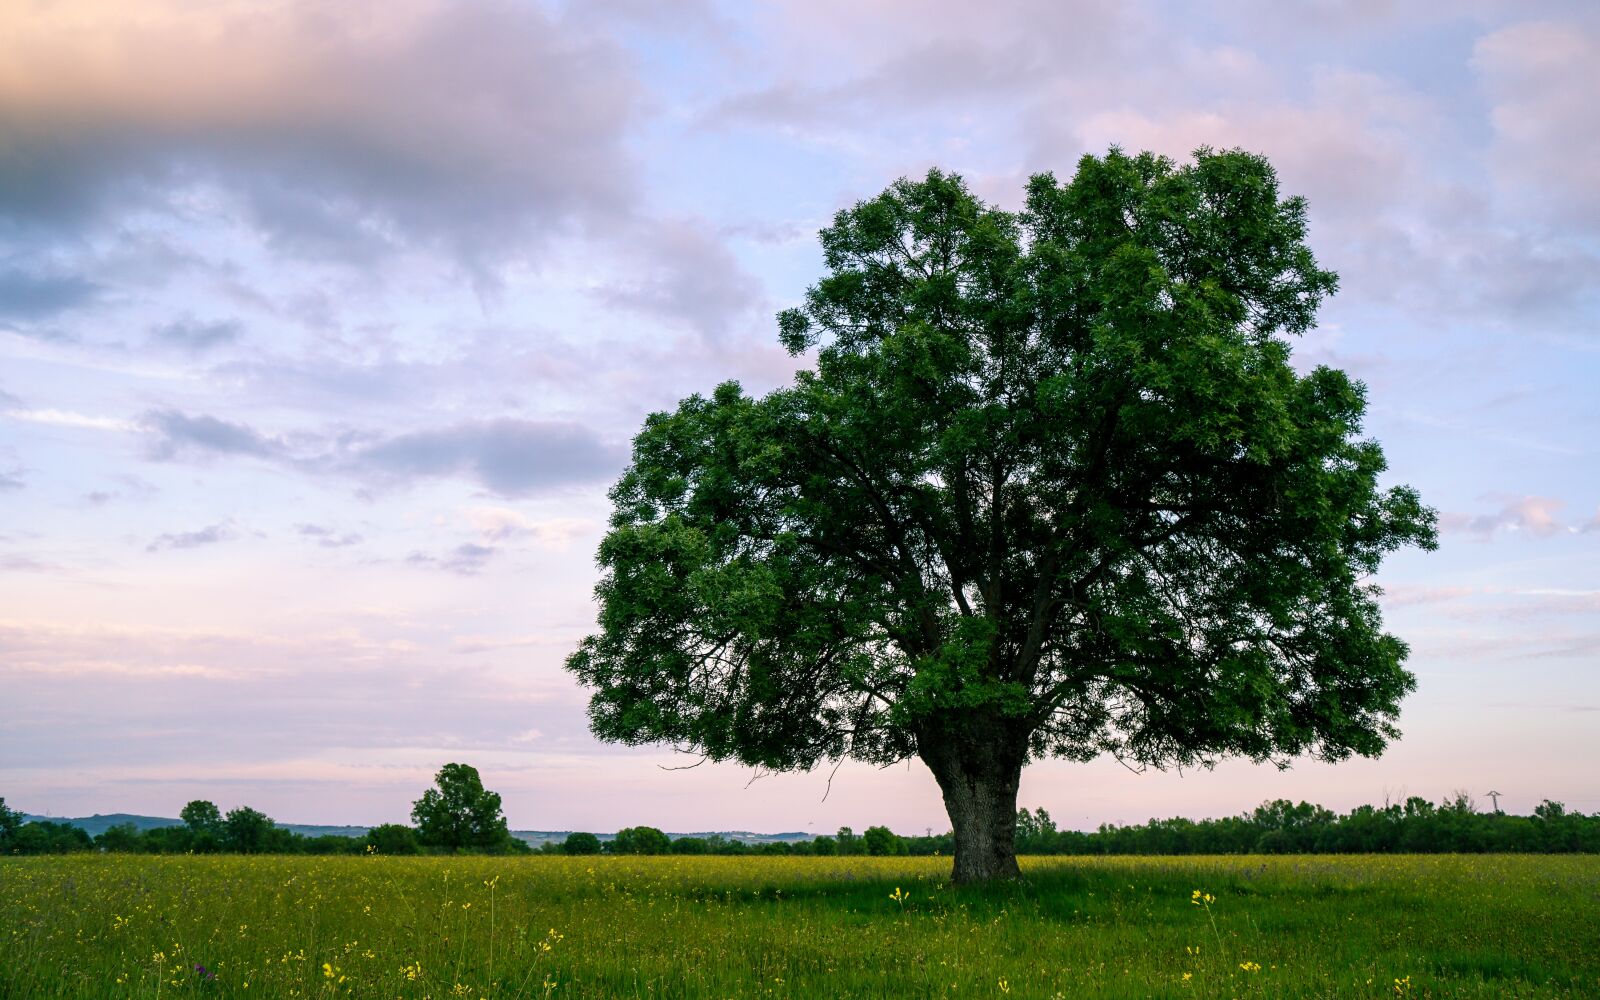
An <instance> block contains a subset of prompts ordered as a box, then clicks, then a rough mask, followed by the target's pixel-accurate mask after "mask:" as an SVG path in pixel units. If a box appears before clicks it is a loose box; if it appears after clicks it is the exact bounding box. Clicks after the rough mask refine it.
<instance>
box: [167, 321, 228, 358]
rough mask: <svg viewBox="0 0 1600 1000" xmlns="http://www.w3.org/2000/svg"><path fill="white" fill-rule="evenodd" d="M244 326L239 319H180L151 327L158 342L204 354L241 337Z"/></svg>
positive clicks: (192, 352) (191, 352)
mask: <svg viewBox="0 0 1600 1000" xmlns="http://www.w3.org/2000/svg"><path fill="white" fill-rule="evenodd" d="M243 330H244V326H243V324H241V323H240V322H239V321H238V320H211V321H209V322H201V321H199V320H195V319H189V318H185V319H179V320H174V321H173V322H171V323H163V324H161V325H159V326H154V327H151V328H150V336H151V337H152V338H154V339H155V340H156V341H157V342H158V343H162V344H165V345H167V346H169V347H176V348H179V349H180V350H184V351H187V352H189V353H190V354H203V353H204V352H206V351H209V350H210V349H212V348H213V347H220V346H222V345H223V344H229V343H232V342H234V341H236V340H238V339H239V335H240V334H241V333H242V332H243Z"/></svg>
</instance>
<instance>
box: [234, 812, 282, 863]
mask: <svg viewBox="0 0 1600 1000" xmlns="http://www.w3.org/2000/svg"><path fill="white" fill-rule="evenodd" d="M275 826H277V824H276V823H274V822H273V821H272V819H271V818H270V817H268V816H267V814H266V813H264V812H261V811H260V810H258V809H252V808H250V807H249V806H240V807H239V808H237V809H229V810H228V815H227V816H226V817H224V818H223V821H222V843H223V845H224V846H225V847H226V848H227V849H228V850H230V851H237V852H239V853H240V854H260V853H261V852H262V851H265V850H267V849H268V847H269V846H270V844H271V839H272V831H273V827H275Z"/></svg>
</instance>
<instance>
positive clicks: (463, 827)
mask: <svg viewBox="0 0 1600 1000" xmlns="http://www.w3.org/2000/svg"><path fill="white" fill-rule="evenodd" d="M434 781H435V783H436V784H437V785H438V787H437V788H430V789H428V790H427V791H425V792H423V793H422V798H420V799H418V800H417V801H416V802H415V803H413V804H412V807H411V821H412V822H413V823H415V824H416V825H417V839H418V840H419V841H421V842H422V843H423V844H424V845H426V846H428V847H442V848H445V849H447V850H452V851H459V850H462V849H468V850H491V851H493V850H505V849H508V848H509V846H510V841H511V833H510V831H509V830H507V829H506V818H505V815H504V814H503V813H502V812H501V811H500V796H499V794H497V793H495V792H491V791H489V790H487V789H486V788H484V787H483V779H482V778H480V777H479V776H478V769H477V768H475V767H472V766H470V765H468V764H446V765H445V766H444V767H442V768H440V769H439V773H438V774H437V775H435V776H434Z"/></svg>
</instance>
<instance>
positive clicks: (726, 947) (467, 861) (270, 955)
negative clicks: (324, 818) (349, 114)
mask: <svg viewBox="0 0 1600 1000" xmlns="http://www.w3.org/2000/svg"><path fill="white" fill-rule="evenodd" d="M948 870H949V860H948V859H947V858H863V857H851V858H751V857H744V858H721V857H701V858H678V857H656V858H648V857H646V858H622V857H595V858H563V857H547V856H540V857H531V858H485V857H470V858H469V857H460V858H391V857H378V856H371V857H342V858H341V857H332V858H297V857H274V856H253V857H226V856H218V857H197V856H190V857H149V856H134V855H78V856H66V857H38V858H0V997H5V998H13V997H16V998H21V997H29V998H32V997H96V998H98V997H187V996H219V997H220V996H228V997H255V996H260V997H335V996H339V997H343V996H351V997H386V998H387V997H416V998H422V997H430V998H437V1000H442V998H454V997H471V998H477V997H494V998H512V997H517V998H520V997H538V998H544V997H563V998H571V997H695V998H699V997H707V998H710V997H716V998H732V997H805V998H823V997H902V996H903V997H946V996H952V997H1006V996H1009V997H1018V998H1022V997H1028V998H1034V997H1039V998H1049V997H1083V996H1097V997H1098V996H1104V997H1250V996H1255V997H1323V996H1352V997H1379V996H1382V997H1395V996H1404V997H1445V996H1449V997H1508V996H1519V997H1580V996H1588V997H1594V996H1600V857H1595V856H1592V855H1590V856H1564V857H1550V856H1508V855H1492V856H1452V855H1433V856H1421V855H1406V856H1311V857H1306V856H1299V857H1259V856H1246V857H1202V858H1193V857H1189V858H1119V857H1111V858H1038V859H1025V860H1024V871H1025V873H1026V875H1027V879H1026V881H1025V882H1024V883H1023V884H1018V885H1012V886H1002V887H994V888H986V889H956V888H952V887H951V886H950V884H949V883H948V881H947V876H948ZM1197 892H1198V893H1199V896H1198V898H1197V897H1196V893H1197Z"/></svg>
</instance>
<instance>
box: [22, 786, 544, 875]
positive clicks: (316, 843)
mask: <svg viewBox="0 0 1600 1000" xmlns="http://www.w3.org/2000/svg"><path fill="white" fill-rule="evenodd" d="M434 780H435V784H436V786H437V787H435V788H430V789H428V790H427V791H425V792H424V793H423V794H422V797H421V798H420V799H418V800H417V801H416V802H414V803H413V804H412V809H411V821H412V823H414V824H415V826H406V825H404V824H402V823H385V824H383V825H381V826H375V827H373V828H372V829H370V830H368V831H367V834H366V836H365V837H347V836H343V835H340V834H324V835H321V836H314V837H308V836H305V835H304V834H299V833H295V832H294V831H293V830H288V829H285V828H284V827H281V826H279V825H278V824H277V823H276V822H275V821H274V820H273V819H272V818H271V817H269V816H267V814H266V813H263V812H261V811H260V810H258V809H252V808H250V807H249V806H240V807H239V808H237V809H230V810H228V812H227V813H226V814H224V813H223V812H222V811H221V810H220V809H218V808H217V806H216V803H214V802H210V801H207V800H205V799H196V800H194V801H193V802H190V803H189V804H188V805H186V806H184V807H183V809H182V810H181V811H180V812H179V813H178V818H179V819H181V820H183V824H182V825H181V826H164V827H156V828H154V829H148V830H140V829H139V828H138V827H137V826H135V825H134V824H132V823H122V824H118V825H116V826H112V827H109V828H108V829H106V830H105V831H103V832H102V833H101V834H100V835H99V836H95V837H91V836H90V835H89V833H88V832H87V831H85V830H82V829H80V828H78V827H76V826H73V825H71V824H70V823H55V822H51V821H48V820H34V821H33V822H30V823H24V822H22V816H21V814H19V813H17V812H15V811H14V810H12V809H10V808H8V807H7V806H6V804H5V799H3V798H0V854H68V853H71V852H74V851H89V850H101V851H117V852H126V853H141V854H459V853H473V854H527V853H529V852H530V851H531V850H532V848H530V847H529V846H528V845H527V844H526V843H525V842H523V841H521V840H519V839H517V838H516V837H513V836H512V835H511V832H510V831H509V830H508V829H507V828H506V820H505V816H504V814H503V813H502V812H501V809H500V796H499V795H497V794H496V793H494V792H490V791H487V790H485V789H484V787H483V781H482V780H481V779H480V778H479V777H478V772H477V770H476V769H475V768H472V767H469V766H468V765H466V764H446V765H445V766H444V767H443V768H442V769H440V771H439V773H438V774H437V775H436V776H435V779H434Z"/></svg>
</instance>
